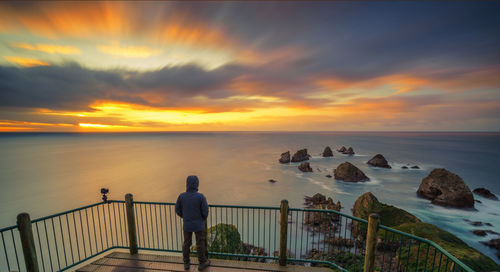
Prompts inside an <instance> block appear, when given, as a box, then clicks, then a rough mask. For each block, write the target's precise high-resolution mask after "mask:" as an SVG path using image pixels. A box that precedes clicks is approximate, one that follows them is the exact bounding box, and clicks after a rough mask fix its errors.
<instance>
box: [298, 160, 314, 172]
mask: <svg viewBox="0 0 500 272" xmlns="http://www.w3.org/2000/svg"><path fill="white" fill-rule="evenodd" d="M298 167H299V170H300V171H302V172H312V171H313V170H312V168H311V166H310V165H309V163H308V162H303V163H301V164H300V165H299V166H298Z"/></svg>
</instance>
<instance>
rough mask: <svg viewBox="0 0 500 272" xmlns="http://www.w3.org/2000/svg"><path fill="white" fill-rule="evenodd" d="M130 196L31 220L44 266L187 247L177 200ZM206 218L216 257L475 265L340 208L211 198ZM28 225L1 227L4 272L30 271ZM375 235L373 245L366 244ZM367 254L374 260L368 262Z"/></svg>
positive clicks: (356, 267) (384, 267)
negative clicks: (213, 201)
mask: <svg viewBox="0 0 500 272" xmlns="http://www.w3.org/2000/svg"><path fill="white" fill-rule="evenodd" d="M131 203H133V204H132V205H131V207H127V205H126V201H117V200H111V201H108V203H104V202H100V203H96V204H93V205H89V206H85V207H81V208H78V209H73V210H70V211H66V212H62V213H58V214H54V215H51V216H46V217H42V218H39V219H35V220H32V221H31V229H32V231H33V235H32V236H33V241H34V244H33V246H34V249H35V250H34V251H35V253H36V255H34V258H35V261H36V263H37V264H36V265H37V266H38V267H39V270H40V271H64V270H68V269H70V268H72V267H75V266H77V265H79V264H81V263H82V262H85V261H87V260H89V259H91V258H94V257H96V256H98V255H100V254H102V253H104V252H107V251H109V250H112V249H117V248H122V249H128V248H132V247H134V246H135V247H137V248H138V249H139V250H153V251H166V252H182V243H183V232H182V221H181V219H180V218H179V217H178V216H177V215H176V214H175V208H174V206H175V204H174V203H164V202H143V201H133V202H131ZM128 208H130V209H131V210H130V211H133V216H134V220H135V224H134V225H133V226H135V231H136V232H135V235H136V236H137V239H136V242H137V244H136V245H131V243H130V241H132V243H135V241H134V240H130V238H131V237H130V232H129V227H128V224H130V219H129V220H128V218H127V209H128ZM284 213H286V215H284V216H283V217H281V218H287V220H280V215H282V214H284ZM18 220H19V217H18ZM370 220H371V219H370ZM281 221H283V222H281ZM206 223H207V232H206V239H207V247H208V251H209V254H210V255H211V256H212V258H226V259H235V260H243V261H259V262H278V261H280V263H281V261H283V262H284V263H291V264H299V263H300V264H304V265H311V266H327V267H331V268H333V269H337V270H340V271H363V270H365V271H367V269H368V271H373V270H376V271H473V270H472V269H470V268H469V267H467V266H466V265H465V264H463V263H462V262H460V261H459V260H458V259H456V258H455V257H453V256H452V255H451V254H449V253H448V252H446V251H445V250H444V249H443V248H441V247H440V246H439V245H437V244H435V243H434V242H431V241H428V240H426V239H423V238H420V237H417V236H414V235H411V234H407V233H404V232H401V231H398V230H395V229H391V228H388V227H385V226H383V225H379V224H375V225H374V226H378V227H376V228H374V229H373V231H374V232H373V233H375V234H371V235H372V236H371V237H367V233H368V236H370V232H369V231H367V230H368V226H370V225H369V221H367V220H364V219H360V218H356V217H353V216H350V215H346V214H343V213H340V212H338V211H335V210H325V209H297V208H288V204H287V203H286V210H284V205H283V203H282V205H281V208H280V207H254V206H235V205H209V217H208V218H207V222H206ZM381 223H383V222H381ZM18 224H19V222H18ZM130 229H131V230H132V233H134V232H133V229H134V228H133V227H132V228H130ZM377 231H378V232H377ZM24 232H25V230H23V229H20V228H19V227H18V226H12V227H8V228H3V229H0V238H1V240H2V241H1V242H2V243H1V244H0V271H14V270H15V271H27V265H26V263H28V262H26V260H25V258H24V256H26V252H24V255H23V251H24V250H26V249H25V245H24V243H23V241H22V240H23V239H24V240H26V238H23V237H24V236H23V233H24ZM285 234H286V235H285ZM373 235H375V236H373ZM371 240H373V241H375V244H374V247H375V245H376V249H375V250H369V249H368V245H367V241H371ZM193 249H194V250H195V248H193ZM193 252H195V251H193ZM280 253H281V254H280ZM367 258H368V259H367ZM370 258H371V259H370ZM365 259H367V260H369V262H370V263H372V262H373V265H371V266H370V265H369V266H368V268H367V267H365Z"/></svg>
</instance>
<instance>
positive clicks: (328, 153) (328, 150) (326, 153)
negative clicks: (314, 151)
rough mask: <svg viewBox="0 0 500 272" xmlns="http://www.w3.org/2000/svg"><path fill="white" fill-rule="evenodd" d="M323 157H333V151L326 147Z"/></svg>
mask: <svg viewBox="0 0 500 272" xmlns="http://www.w3.org/2000/svg"><path fill="white" fill-rule="evenodd" d="M323 157H333V151H332V149H331V148H330V147H329V146H327V147H325V150H323Z"/></svg>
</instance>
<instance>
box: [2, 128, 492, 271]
mask: <svg viewBox="0 0 500 272" xmlns="http://www.w3.org/2000/svg"><path fill="white" fill-rule="evenodd" d="M327 145H328V146H330V147H332V149H333V148H336V147H338V146H340V145H345V146H352V147H353V148H354V150H355V152H356V155H355V156H352V157H349V156H345V155H341V154H338V153H337V152H334V153H335V156H334V157H333V158H322V157H321V156H320V155H319V154H320V153H321V152H322V151H323V149H324V147H325V146H327ZM300 148H307V149H308V150H309V153H310V154H312V155H313V158H312V159H311V160H310V162H311V166H312V168H313V169H314V172H313V173H301V172H300V171H299V170H298V169H297V165H296V164H290V165H281V164H279V163H278V159H279V156H280V154H281V153H282V152H285V151H287V150H290V151H291V152H292V153H293V152H295V151H296V150H297V149H300ZM0 152H1V156H0V188H1V189H0V227H5V226H9V225H14V224H15V218H16V215H17V214H18V213H20V212H29V213H30V214H31V216H32V218H36V217H40V216H44V215H49V214H52V213H55V212H59V211H64V210H68V209H72V208H76V207H79V206H82V205H86V204H90V203H95V202H98V201H100V194H99V191H100V188H101V187H108V188H109V189H110V198H111V199H123V198H124V195H125V194H126V193H132V194H133V195H134V199H136V200H142V201H165V202H174V201H175V200H176V198H177V195H178V194H179V193H180V192H182V191H184V190H185V179H186V176H188V175H193V174H194V175H198V177H199V178H200V191H201V192H202V193H204V194H205V195H206V197H207V199H208V201H209V202H210V203H214V204H240V205H266V206H279V202H280V200H281V199H288V200H289V201H290V205H291V206H292V207H302V203H303V197H304V196H305V195H312V194H315V193H318V192H319V193H323V194H326V195H327V196H330V197H332V198H333V199H334V200H335V201H336V200H340V201H341V203H342V206H344V207H345V208H344V209H343V212H344V213H351V208H352V205H353V204H354V201H355V200H356V198H357V197H358V196H359V195H361V194H363V193H364V192H369V191H370V192H372V193H374V194H375V195H376V196H377V198H378V199H379V200H380V201H382V202H385V203H388V204H391V205H395V206H398V207H400V208H403V209H406V210H407V211H409V212H411V213H413V214H415V215H416V216H418V217H419V218H420V219H422V220H423V221H425V222H428V223H432V224H435V225H438V226H439V227H441V228H443V229H445V230H447V231H450V232H452V233H453V234H455V235H457V236H458V237H460V238H461V239H462V240H464V241H465V242H466V243H468V244H469V245H471V246H473V247H474V248H477V249H478V250H480V251H482V252H483V253H485V254H487V255H488V256H490V257H492V258H493V259H494V260H496V261H497V262H499V263H500V261H499V259H498V258H496V257H495V256H494V252H493V251H492V250H490V249H488V248H487V247H486V246H484V245H482V244H481V243H480V241H483V240H488V239H492V238H498V236H496V237H495V236H492V235H489V236H486V237H482V238H481V237H477V236H474V235H473V234H472V233H471V232H470V231H471V230H472V229H473V227H472V226H471V225H469V224H467V223H466V222H464V221H463V219H469V220H474V221H483V222H489V223H491V224H493V227H489V228H490V229H493V230H495V231H497V232H500V202H498V201H491V200H487V199H483V198H481V197H478V196H476V199H478V200H480V201H482V203H481V204H480V203H476V209H477V211H464V210H458V209H448V208H443V207H437V206H434V205H431V204H429V201H427V200H425V199H421V198H418V197H417V196H416V194H415V192H416V190H417V188H418V186H419V184H420V181H421V180H422V178H424V177H425V176H426V175H427V174H428V173H429V172H430V171H431V170H432V169H433V168H436V167H445V168H447V169H448V170H450V171H452V172H454V173H456V174H458V175H460V176H461V177H462V178H463V179H464V180H465V182H466V183H467V184H468V185H469V187H470V188H471V190H472V189H474V188H476V187H486V188H488V189H489V190H491V191H492V192H494V193H495V194H497V195H499V196H500V178H499V177H500V167H499V162H500V133H420V132H419V133H407V132H391V133H375V132H370V133H367V132H363V133H361V132H357V133H347V132H338V133H333V132H322V133H261V132H259V133H256V132H255V133H254V132H241V133H240V132H229V133H219V132H217V133H140V134H138V133H130V134H127V133H123V134H71V133H25V134H24V133H14V134H12V133H9V134H0ZM377 153H381V154H383V155H384V156H385V157H386V158H387V159H388V160H389V162H390V164H391V165H392V166H393V169H374V168H370V167H368V166H367V165H366V161H368V160H369V159H370V158H371V156H373V155H375V154H377ZM344 161H349V162H351V163H353V164H355V165H356V166H358V167H359V168H360V169H361V170H362V171H364V172H365V173H366V174H367V176H369V177H370V178H371V181H370V182H367V183H359V184H352V183H343V182H341V181H336V180H334V179H330V178H327V177H325V175H327V174H332V171H333V169H334V168H335V167H336V166H337V165H338V164H340V163H342V162H344ZM408 163H409V164H410V165H418V166H420V167H421V169H420V170H403V169H401V166H403V165H406V164H408ZM269 179H276V180H278V182H277V183H274V184H272V183H269V182H268V180H269ZM382 223H383V222H382Z"/></svg>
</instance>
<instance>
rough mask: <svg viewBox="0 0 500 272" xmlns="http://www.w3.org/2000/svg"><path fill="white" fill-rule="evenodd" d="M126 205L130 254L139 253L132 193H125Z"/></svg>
mask: <svg viewBox="0 0 500 272" xmlns="http://www.w3.org/2000/svg"><path fill="white" fill-rule="evenodd" d="M125 205H126V207H127V223H128V241H129V244H130V254H137V252H138V251H137V230H136V228H135V213H134V197H133V196H132V194H126V195H125Z"/></svg>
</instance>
